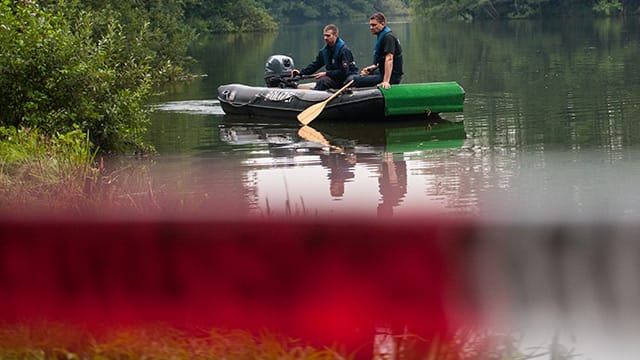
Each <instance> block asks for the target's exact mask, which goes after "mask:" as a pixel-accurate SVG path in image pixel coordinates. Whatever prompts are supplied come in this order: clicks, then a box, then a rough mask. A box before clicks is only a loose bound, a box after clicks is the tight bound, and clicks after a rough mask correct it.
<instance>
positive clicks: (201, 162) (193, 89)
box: [148, 19, 640, 359]
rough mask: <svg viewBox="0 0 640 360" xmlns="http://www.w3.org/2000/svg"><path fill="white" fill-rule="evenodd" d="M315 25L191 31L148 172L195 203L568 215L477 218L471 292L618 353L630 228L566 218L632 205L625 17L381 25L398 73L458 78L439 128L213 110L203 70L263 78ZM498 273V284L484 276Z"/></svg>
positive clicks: (623, 330)
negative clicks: (184, 68)
mask: <svg viewBox="0 0 640 360" xmlns="http://www.w3.org/2000/svg"><path fill="white" fill-rule="evenodd" d="M322 25H323V24H312V25H308V26H296V27H284V28H282V29H281V30H280V31H279V32H278V33H277V34H249V35H229V36H222V35H221V36H216V37H211V38H208V39H206V40H202V43H200V44H198V45H197V46H195V47H194V56H195V58H196V59H198V60H199V61H200V63H199V66H200V71H201V72H202V73H203V74H206V75H207V76H206V77H203V78H201V79H198V80H196V81H193V82H190V83H186V84H178V85H174V86H172V87H171V88H168V89H164V90H165V92H164V93H162V94H161V95H159V96H157V97H156V98H155V99H154V102H155V105H156V106H157V111H155V112H154V113H153V124H152V126H151V129H150V130H151V131H150V133H149V136H148V141H149V142H150V143H152V144H154V145H155V146H156V148H157V150H158V152H159V156H158V157H157V158H156V159H155V161H154V163H153V165H152V166H151V167H150V168H149V173H150V176H151V177H152V183H153V184H152V185H153V186H154V187H155V188H156V189H160V190H161V191H167V192H173V193H179V194H184V197H185V199H186V200H185V201H187V202H188V201H192V202H193V203H195V204H197V205H198V206H201V208H202V209H204V210H205V213H206V214H207V215H211V216H234V217H236V216H247V215H249V216H272V215H276V216H277V215H288V216H294V215H314V216H318V215H339V216H342V215H348V216H354V215H360V216H364V217H372V218H376V217H387V218H388V217H393V218H401V217H403V216H423V215H424V214H425V213H427V214H438V215H442V214H444V215H446V216H449V215H455V216H469V217H472V218H475V219H478V218H480V219H488V220H505V219H506V220H509V221H512V222H515V223H519V224H522V223H534V224H540V223H551V224H576V226H575V228H572V227H569V230H566V228H564V229H565V230H563V231H561V232H558V231H556V230H554V227H533V228H531V229H529V231H527V232H525V233H522V232H518V233H509V232H508V231H506V232H505V231H499V232H497V233H492V230H491V228H490V227H489V229H487V230H486V234H484V236H486V239H487V241H484V242H480V244H482V245H481V248H480V249H477V252H476V253H475V254H476V256H477V257H478V258H481V259H484V260H479V262H480V263H482V264H484V265H486V266H484V267H483V268H484V269H485V270H486V269H492V271H493V272H491V271H488V272H479V274H483V275H479V277H478V279H477V284H478V287H479V288H481V290H480V291H479V292H478V297H479V299H481V300H484V301H485V303H486V304H487V306H488V307H487V308H488V309H489V310H487V311H488V313H492V312H491V309H494V310H495V309H498V310H497V313H498V314H499V315H497V316H496V318H498V317H500V316H505V317H507V318H511V319H520V318H523V319H525V320H523V322H525V323H527V324H529V325H531V328H534V329H537V330H539V334H542V335H543V337H544V336H546V337H547V340H548V338H549V336H551V335H552V334H553V331H551V330H550V329H554V328H556V327H555V325H557V323H558V322H562V323H563V324H564V325H567V324H568V326H567V328H570V329H571V331H570V332H565V333H557V334H559V336H560V335H562V336H563V337H562V341H566V342H568V343H566V344H565V345H568V346H572V344H573V341H575V340H576V336H575V335H576V333H577V332H578V333H579V332H580V331H579V330H587V329H588V330H593V331H590V332H588V333H587V334H585V333H583V334H581V335H582V337H580V336H578V337H577V338H578V339H580V341H581V342H580V345H579V346H578V353H580V352H582V353H584V354H587V355H586V357H585V358H593V359H596V358H612V359H613V358H616V359H619V358H633V354H637V352H638V350H639V349H638V345H637V342H636V341H634V340H633V339H634V338H635V339H637V336H636V335H637V334H640V329H638V326H637V324H639V323H640V322H638V321H636V320H637V319H636V316H630V314H633V313H634V312H635V311H633V310H630V309H634V308H635V309H637V305H638V304H640V289H639V288H638V286H637V285H636V283H637V281H636V280H634V279H637V277H638V276H640V266H638V264H639V263H640V262H639V261H638V260H637V256H636V254H638V253H640V250H638V246H637V245H636V243H637V242H636V241H635V238H636V235H635V233H636V231H635V230H634V229H633V228H632V229H625V228H616V227H615V226H614V227H612V228H605V229H604V231H600V232H591V231H590V230H593V228H587V230H586V231H584V230H581V225H580V224H585V225H589V224H594V223H604V224H615V223H618V224H619V222H625V223H633V222H634V221H635V220H637V219H638V218H639V217H640V196H638V190H637V187H638V183H639V181H638V179H640V121H639V120H640V61H638V59H639V58H640V35H639V34H640V31H639V30H640V24H639V22H638V19H628V20H626V21H622V20H595V21H594V20H587V21H582V20H568V21H516V22H495V23H484V24H460V23H417V22H412V23H392V24H391V27H392V29H393V30H394V31H395V33H396V34H397V35H398V36H399V38H400V40H401V42H402V44H403V48H404V51H405V56H404V58H405V72H406V73H405V77H404V82H405V83H419V82H431V81H457V82H458V83H460V84H461V85H462V86H463V87H464V89H465V90H466V102H465V108H464V112H462V113H455V114H445V117H446V118H447V119H449V120H450V121H451V122H452V123H453V124H451V125H450V127H449V128H447V129H446V131H442V132H439V131H434V128H429V125H428V124H427V123H424V122H417V123H416V122H413V123H370V122H367V119H345V121H344V122H340V123H327V122H321V121H314V122H313V123H312V124H311V125H312V126H313V127H314V128H315V130H317V131H319V132H320V133H321V134H322V135H323V136H324V137H325V138H326V139H327V140H329V142H330V143H331V144H332V145H333V147H328V146H326V145H323V144H320V143H314V142H309V141H306V140H304V139H303V138H301V137H300V136H299V135H298V133H297V132H298V129H299V125H298V124H297V123H294V122H292V121H278V120H275V121H273V120H272V121H270V122H267V121H264V119H246V118H233V117H229V116H225V115H224V113H223V111H222V109H221V108H220V106H219V103H218V102H217V101H216V96H217V93H216V88H217V87H218V86H219V85H221V84H226V83H244V84H250V85H262V84H263V80H262V76H263V67H264V62H265V60H266V59H267V58H268V57H269V56H270V55H272V54H286V55H290V56H292V57H293V59H294V61H295V63H296V65H297V67H302V66H304V65H306V63H307V62H308V61H310V60H311V59H312V58H313V57H314V56H315V54H316V52H317V51H318V49H319V48H320V47H321V45H322V38H321V28H322ZM340 25H341V35H342V37H343V38H344V39H345V40H346V42H347V43H348V44H349V45H350V47H351V49H352V50H353V51H354V55H355V57H356V61H357V62H358V63H359V65H360V66H361V67H362V66H366V65H367V61H368V59H369V57H370V51H371V50H370V49H371V48H372V46H373V42H374V38H373V36H371V35H370V34H369V32H368V27H367V25H366V23H361V24H340ZM438 129H442V128H438ZM336 147H339V148H340V149H342V151H337V150H336ZM449 217H451V216H449ZM486 223H489V224H490V223H492V222H491V221H487V222H486ZM572 229H573V230H572ZM574 230H575V231H574ZM600 230H603V229H600ZM480 235H481V236H482V233H481V234H480ZM533 240H541V241H533ZM497 277H501V278H503V280H504V282H503V284H508V286H507V287H506V289H505V288H502V289H501V291H506V295H505V293H503V295H501V296H497V295H496V292H495V291H493V290H492V285H491V284H492V280H493V279H496V278H497ZM496 296H497V299H498V300H500V301H496ZM505 299H510V300H508V301H507V303H508V304H509V305H510V308H511V309H513V311H512V312H510V311H508V310H504V308H505V307H506V304H505V303H504V302H502V301H504V300H505ZM497 304H499V305H497ZM505 312H506V313H507V314H505ZM585 314H586V316H585ZM494 319H495V318H494ZM602 324H608V326H602ZM614 333H615V334H616V335H615V336H613V335H611V334H614ZM533 339H535V337H534V338H533ZM531 341H532V342H535V340H531Z"/></svg>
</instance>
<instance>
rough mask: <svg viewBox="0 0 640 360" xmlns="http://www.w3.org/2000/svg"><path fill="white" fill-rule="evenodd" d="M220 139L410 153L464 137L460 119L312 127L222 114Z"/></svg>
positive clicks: (457, 142)
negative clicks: (245, 121)
mask: <svg viewBox="0 0 640 360" xmlns="http://www.w3.org/2000/svg"><path fill="white" fill-rule="evenodd" d="M220 138H221V140H222V141H223V142H225V143H228V144H231V145H268V146H270V147H276V148H278V147H280V148H282V147H289V148H303V147H312V146H311V145H310V144H309V142H311V143H315V144H319V146H324V147H330V148H333V149H335V150H344V149H346V150H349V149H351V150H352V151H351V152H358V150H354V149H360V150H364V149H367V148H369V149H370V148H371V147H373V148H378V149H377V150H378V151H384V152H395V153H400V152H412V151H423V150H437V149H449V148H459V147H462V145H463V142H464V140H465V139H466V133H465V131H464V123H463V122H450V121H445V120H440V121H429V122H427V121H403V122H386V123H385V122H372V123H344V122H338V123H336V122H326V121H316V122H314V123H313V127H310V126H304V127H299V126H291V125H277V124H269V123H260V122H257V123H255V124H246V123H243V122H242V119H240V120H239V121H238V120H237V119H236V118H235V117H229V116H225V122H224V123H223V126H222V127H221V128H220Z"/></svg>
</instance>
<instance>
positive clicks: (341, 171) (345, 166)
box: [320, 153, 356, 197]
mask: <svg viewBox="0 0 640 360" xmlns="http://www.w3.org/2000/svg"><path fill="white" fill-rule="evenodd" d="M320 161H321V163H322V166H325V167H327V168H329V174H328V175H327V177H328V178H329V182H330V183H329V191H330V192H331V196H333V197H342V195H344V183H345V182H346V181H347V180H348V179H353V177H354V176H355V175H354V174H353V172H352V171H351V168H352V167H353V165H354V164H355V162H356V161H355V157H354V156H353V154H341V153H330V154H328V155H326V156H321V157H320Z"/></svg>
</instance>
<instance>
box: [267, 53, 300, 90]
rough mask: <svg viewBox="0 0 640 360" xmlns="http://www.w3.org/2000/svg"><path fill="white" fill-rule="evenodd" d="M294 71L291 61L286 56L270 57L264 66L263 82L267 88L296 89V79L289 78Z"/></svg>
mask: <svg viewBox="0 0 640 360" xmlns="http://www.w3.org/2000/svg"><path fill="white" fill-rule="evenodd" d="M293 69H295V65H294V63H293V59H292V58H291V57H289V56H286V55H271V56H270V57H269V58H268V59H267V62H266V64H265V65H264V81H265V82H266V83H267V86H268V87H280V88H296V87H298V84H297V82H296V80H297V79H295V78H292V77H291V71H293Z"/></svg>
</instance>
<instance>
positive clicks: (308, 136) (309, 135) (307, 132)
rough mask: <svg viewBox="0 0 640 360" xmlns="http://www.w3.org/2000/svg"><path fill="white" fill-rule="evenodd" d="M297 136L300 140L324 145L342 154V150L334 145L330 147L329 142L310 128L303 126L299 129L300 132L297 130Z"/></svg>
mask: <svg viewBox="0 0 640 360" xmlns="http://www.w3.org/2000/svg"><path fill="white" fill-rule="evenodd" d="M298 136H300V137H301V138H303V139H305V140H307V141H311V142H317V143H320V144H322V145H326V146H329V147H331V148H333V149H336V150H337V151H338V152H340V153H343V151H344V149H342V148H341V147H339V146H336V145H331V143H330V142H329V140H327V139H326V138H325V137H324V136H323V135H322V134H321V133H320V132H319V131H318V130H316V129H314V128H312V127H311V126H308V125H305V126H303V127H301V128H300V130H298Z"/></svg>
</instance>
